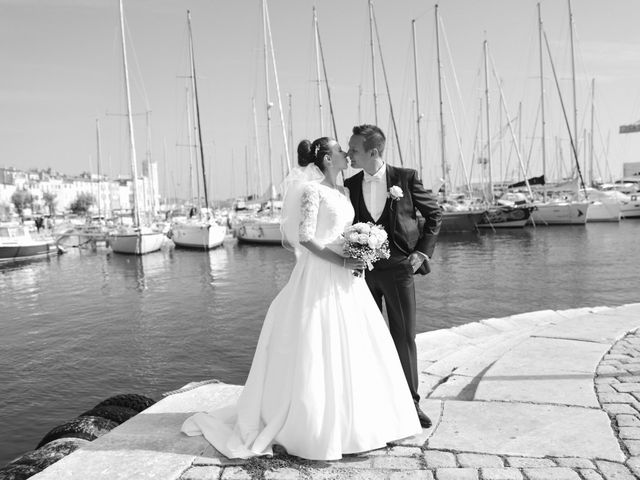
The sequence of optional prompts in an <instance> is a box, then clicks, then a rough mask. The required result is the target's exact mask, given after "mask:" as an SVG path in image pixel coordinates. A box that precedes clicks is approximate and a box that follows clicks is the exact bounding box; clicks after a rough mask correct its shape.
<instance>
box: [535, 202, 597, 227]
mask: <svg viewBox="0 0 640 480" xmlns="http://www.w3.org/2000/svg"><path fill="white" fill-rule="evenodd" d="M533 206H534V207H535V209H534V210H533V212H531V217H530V219H529V223H532V224H534V225H537V226H541V225H584V224H586V223H587V214H588V211H589V202H588V201H584V202H571V201H551V202H545V203H537V202H534V203H533Z"/></svg>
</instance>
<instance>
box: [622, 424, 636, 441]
mask: <svg viewBox="0 0 640 480" xmlns="http://www.w3.org/2000/svg"><path fill="white" fill-rule="evenodd" d="M619 435H620V438H622V439H631V440H640V427H620V432H619Z"/></svg>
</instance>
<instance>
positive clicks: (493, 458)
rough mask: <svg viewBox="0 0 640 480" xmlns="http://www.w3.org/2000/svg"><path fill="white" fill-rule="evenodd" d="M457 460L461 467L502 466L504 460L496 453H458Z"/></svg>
mask: <svg viewBox="0 0 640 480" xmlns="http://www.w3.org/2000/svg"><path fill="white" fill-rule="evenodd" d="M458 462H459V463H460V465H461V466H462V467H504V462H503V461H502V459H501V458H500V457H498V456H497V455H483V454H480V453H459V454H458Z"/></svg>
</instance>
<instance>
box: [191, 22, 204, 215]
mask: <svg viewBox="0 0 640 480" xmlns="http://www.w3.org/2000/svg"><path fill="white" fill-rule="evenodd" d="M187 23H188V25H189V53H190V61H191V82H192V84H193V97H194V101H195V107H196V108H195V110H196V112H195V113H196V123H197V128H198V146H199V147H200V162H201V164H202V185H203V188H204V206H205V208H208V207H209V193H208V190H207V172H206V168H205V162H204V146H203V144H202V129H201V128H200V106H199V104H198V83H197V81H196V62H195V54H194V52H193V34H192V31H191V12H190V11H189V10H187ZM198 200H199V199H198Z"/></svg>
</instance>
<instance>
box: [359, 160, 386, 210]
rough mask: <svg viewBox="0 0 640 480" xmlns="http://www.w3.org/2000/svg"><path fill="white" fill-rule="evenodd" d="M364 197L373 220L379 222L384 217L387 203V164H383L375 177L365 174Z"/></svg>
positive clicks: (363, 181)
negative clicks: (383, 212) (383, 213)
mask: <svg viewBox="0 0 640 480" xmlns="http://www.w3.org/2000/svg"><path fill="white" fill-rule="evenodd" d="M363 173H364V177H363V180H362V195H363V196H364V204H365V205H366V206H367V210H369V213H370V214H371V218H373V220H374V221H377V220H378V219H379V218H380V216H381V215H382V211H383V210H384V205H385V203H386V202H387V164H386V163H383V164H382V166H381V167H380V168H379V169H378V171H377V172H376V173H374V174H373V175H369V174H368V173H367V172H363Z"/></svg>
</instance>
